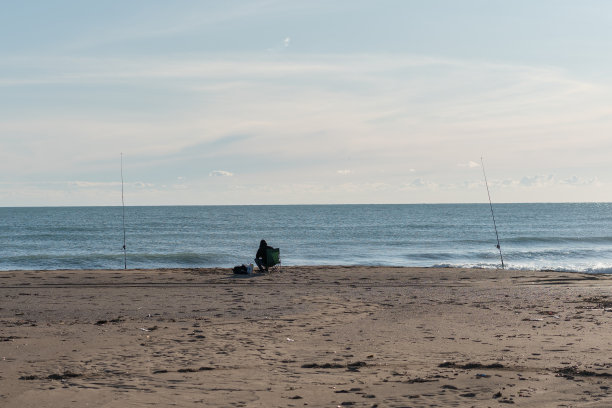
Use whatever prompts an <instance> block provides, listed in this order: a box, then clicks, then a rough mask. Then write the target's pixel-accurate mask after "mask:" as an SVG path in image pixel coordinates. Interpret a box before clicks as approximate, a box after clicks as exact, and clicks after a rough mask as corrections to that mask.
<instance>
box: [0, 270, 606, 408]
mask: <svg viewBox="0 0 612 408" xmlns="http://www.w3.org/2000/svg"><path fill="white" fill-rule="evenodd" d="M611 287H612V280H611V278H610V276H607V275H585V274H577V273H558V272H541V271H538V272H535V271H534V272H525V271H501V270H468V269H432V268H391V267H340V266H317V267H313V266H310V267H284V268H283V270H282V272H280V273H270V274H266V275H261V274H254V275H252V276H241V275H232V274H231V272H230V270H228V269H156V270H128V271H117V270H103V271H9V272H0V298H1V299H2V301H1V302H0V359H1V360H0V406H2V407H7V408H10V407H37V408H41V407H85V406H87V407H145V406H180V407H191V406H194V407H196V406H197V407H202V406H209V407H210V406H212V407H302V406H311V407H338V406H340V407H345V406H353V407H450V406H456V407H464V406H465V407H471V406H474V407H494V406H505V405H507V404H513V405H516V406H524V407H610V406H612V391H611V390H610V387H611V386H612V326H611V323H612V322H611V320H612V298H610V295H611Z"/></svg>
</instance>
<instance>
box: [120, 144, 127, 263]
mask: <svg viewBox="0 0 612 408" xmlns="http://www.w3.org/2000/svg"><path fill="white" fill-rule="evenodd" d="M121 211H122V214H123V269H127V250H126V248H125V201H124V199H123V153H121Z"/></svg>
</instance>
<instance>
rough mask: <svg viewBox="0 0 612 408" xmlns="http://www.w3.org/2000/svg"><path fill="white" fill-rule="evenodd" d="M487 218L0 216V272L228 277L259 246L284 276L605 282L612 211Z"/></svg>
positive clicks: (198, 211)
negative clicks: (335, 271) (508, 275)
mask: <svg viewBox="0 0 612 408" xmlns="http://www.w3.org/2000/svg"><path fill="white" fill-rule="evenodd" d="M492 208H493V214H492V212H491V207H490V206H489V204H488V203H486V204H406V205H271V206H263V205H262V206H240V205H236V206H147V207H136V206H128V207H125V208H122V207H35V208H29V207H28V208H26V207H16V208H10V207H2V208H0V270H57V269H123V268H124V267H127V268H128V269H137V268H202V267H231V266H234V265H240V264H249V263H251V262H253V258H254V255H255V252H256V250H257V247H258V245H259V241H260V240H261V239H265V240H266V241H267V242H268V244H269V245H271V246H273V247H278V248H280V249H281V260H282V264H283V265H382V266H421V267H475V268H499V267H501V259H502V258H501V256H503V262H504V266H505V267H506V268H509V269H519V270H520V269H536V270H555V271H575V272H588V273H612V203H551V204H544V203H538V204H494V205H493V207H492ZM493 216H494V217H495V224H494V223H493ZM495 227H496V229H497V233H496V229H495ZM497 237H499V244H500V248H501V254H500V250H499V249H498V248H497V242H498V241H497ZM124 239H125V251H124V249H123V245H124Z"/></svg>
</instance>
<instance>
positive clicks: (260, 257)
mask: <svg viewBox="0 0 612 408" xmlns="http://www.w3.org/2000/svg"><path fill="white" fill-rule="evenodd" d="M268 248H270V249H272V247H271V246H268V243H267V242H266V240H265V239H262V240H261V241H260V242H259V249H258V250H257V253H256V254H255V263H256V264H257V267H258V268H259V271H260V272H263V271H265V272H268V265H266V249H268Z"/></svg>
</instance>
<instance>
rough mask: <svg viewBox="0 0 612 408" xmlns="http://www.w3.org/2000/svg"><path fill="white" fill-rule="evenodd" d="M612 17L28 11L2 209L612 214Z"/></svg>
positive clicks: (430, 1) (7, 104)
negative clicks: (576, 210) (477, 208)
mask: <svg viewBox="0 0 612 408" xmlns="http://www.w3.org/2000/svg"><path fill="white" fill-rule="evenodd" d="M611 39H612V2H609V1H605V0H584V1H574V0H513V1H507V0H462V1H456V0H427V1H422V0H377V1H373V0H370V1H364V0H336V1H328V0H308V1H291V0H282V1H281V0H251V1H235V0H224V1H212V0H211V1H205V0H198V1H186V0H175V1H156V0H131V1H129V2H125V1H117V0H106V1H103V2H101V1H89V0H76V1H75V0H54V1H47V0H29V1H23V2H3V4H2V13H1V14H0V206H72V205H75V206H77V205H121V203H122V201H121V199H122V197H121V195H122V176H123V187H124V189H123V191H124V202H125V204H126V205H217V204H219V205H226V204H230V205H238V204H340V203H347V204H353V203H355V204H356V203H365V204H371V203H374V204H375V203H484V202H487V200H488V198H487V192H486V188H485V183H484V177H483V168H482V164H483V163H484V165H485V170H486V175H487V179H488V182H489V188H490V192H491V198H492V200H493V202H494V203H495V202H590V201H612V160H610V157H611V156H612V132H611V130H612V53H611V52H610V48H611V47H610V45H611V41H612V40H611Z"/></svg>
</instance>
